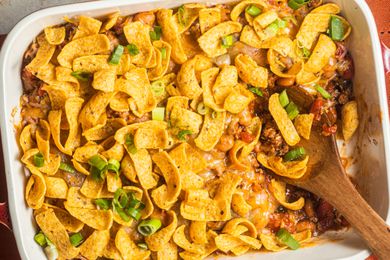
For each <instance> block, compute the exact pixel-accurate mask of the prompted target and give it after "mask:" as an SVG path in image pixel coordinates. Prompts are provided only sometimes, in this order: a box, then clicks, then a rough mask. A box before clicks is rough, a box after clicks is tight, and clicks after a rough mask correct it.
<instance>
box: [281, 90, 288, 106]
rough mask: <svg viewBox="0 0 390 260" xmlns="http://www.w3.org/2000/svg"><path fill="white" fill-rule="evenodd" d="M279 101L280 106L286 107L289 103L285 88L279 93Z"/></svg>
mask: <svg viewBox="0 0 390 260" xmlns="http://www.w3.org/2000/svg"><path fill="white" fill-rule="evenodd" d="M279 102H280V104H281V105H282V107H286V106H287V105H288V103H290V100H289V98H288V95H287V91H286V90H283V91H282V93H280V94H279Z"/></svg>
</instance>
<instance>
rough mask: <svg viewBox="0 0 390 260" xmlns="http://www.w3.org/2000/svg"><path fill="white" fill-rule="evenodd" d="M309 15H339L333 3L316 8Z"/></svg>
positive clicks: (337, 8)
mask: <svg viewBox="0 0 390 260" xmlns="http://www.w3.org/2000/svg"><path fill="white" fill-rule="evenodd" d="M310 13H311V14H338V13H340V7H339V6H338V5H336V4H333V3H327V4H323V5H320V6H318V7H316V8H315V9H313V10H312V11H311V12H310Z"/></svg>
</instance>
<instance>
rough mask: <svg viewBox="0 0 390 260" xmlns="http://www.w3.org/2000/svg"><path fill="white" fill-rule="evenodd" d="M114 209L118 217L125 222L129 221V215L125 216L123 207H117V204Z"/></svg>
mask: <svg viewBox="0 0 390 260" xmlns="http://www.w3.org/2000/svg"><path fill="white" fill-rule="evenodd" d="M114 210H115V211H116V213H118V215H119V217H121V219H122V220H124V221H125V222H129V221H130V217H129V216H127V214H126V213H125V211H124V210H123V209H121V208H118V207H117V206H114Z"/></svg>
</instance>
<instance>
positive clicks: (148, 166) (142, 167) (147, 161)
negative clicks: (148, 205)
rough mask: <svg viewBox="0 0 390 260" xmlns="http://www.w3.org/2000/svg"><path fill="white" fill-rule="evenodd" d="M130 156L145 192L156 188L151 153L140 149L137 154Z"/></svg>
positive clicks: (130, 154)
mask: <svg viewBox="0 0 390 260" xmlns="http://www.w3.org/2000/svg"><path fill="white" fill-rule="evenodd" d="M128 154H129V156H130V158H131V160H132V162H133V165H134V168H135V171H136V173H137V177H138V180H139V183H140V184H141V186H142V188H144V189H145V190H149V189H151V188H154V187H155V186H156V185H157V181H156V180H155V179H154V177H153V175H152V159H151V157H150V155H149V152H148V151H147V150H146V149H138V150H137V152H136V153H134V154H133V153H128Z"/></svg>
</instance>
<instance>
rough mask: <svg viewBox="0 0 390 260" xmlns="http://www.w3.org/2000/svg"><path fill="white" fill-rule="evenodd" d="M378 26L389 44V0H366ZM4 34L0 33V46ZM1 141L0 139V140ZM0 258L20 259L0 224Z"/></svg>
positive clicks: (2, 188) (0, 192)
mask: <svg viewBox="0 0 390 260" xmlns="http://www.w3.org/2000/svg"><path fill="white" fill-rule="evenodd" d="M366 1H367V3H368V4H369V6H370V8H371V10H372V12H373V13H374V16H375V20H376V23H377V27H378V34H379V36H380V38H381V40H382V42H383V43H384V44H385V45H386V46H390V1H389V0H366ZM0 2H1V1H0ZM4 38H5V35H0V46H1V44H2V43H3V41H4ZM386 84H387V97H388V100H389V102H390V75H387V77H386ZM389 105H390V104H389ZM0 142H1V140H0ZM3 201H7V187H6V180H5V170H4V162H3V151H2V149H1V143H0V202H3ZM0 259H9V260H17V259H20V257H19V254H18V250H17V248H16V243H15V239H14V237H13V234H12V232H10V231H9V230H8V229H6V228H5V227H3V226H2V225H0Z"/></svg>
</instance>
